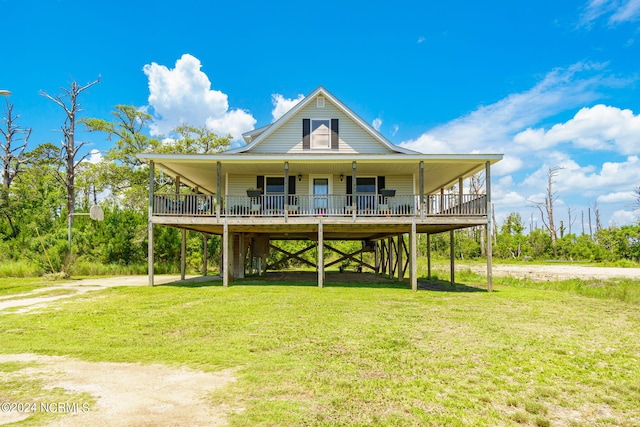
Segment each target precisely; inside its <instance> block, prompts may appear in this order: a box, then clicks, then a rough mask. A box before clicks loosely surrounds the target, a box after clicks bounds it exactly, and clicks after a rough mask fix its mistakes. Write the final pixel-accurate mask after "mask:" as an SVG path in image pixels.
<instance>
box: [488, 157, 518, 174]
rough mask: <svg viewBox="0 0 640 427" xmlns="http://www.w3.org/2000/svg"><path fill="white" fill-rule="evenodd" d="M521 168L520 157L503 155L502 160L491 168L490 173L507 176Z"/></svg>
mask: <svg viewBox="0 0 640 427" xmlns="http://www.w3.org/2000/svg"><path fill="white" fill-rule="evenodd" d="M521 167H522V159H521V158H520V157H516V156H511V155H508V154H505V155H504V157H503V158H502V160H500V161H499V162H498V163H496V164H495V166H492V167H491V171H492V172H493V173H494V174H496V175H498V176H501V175H507V174H510V173H512V172H515V171H517V170H520V168H521Z"/></svg>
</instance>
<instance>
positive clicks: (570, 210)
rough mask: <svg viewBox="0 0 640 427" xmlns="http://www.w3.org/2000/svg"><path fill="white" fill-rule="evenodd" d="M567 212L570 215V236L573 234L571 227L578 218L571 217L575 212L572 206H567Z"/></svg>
mask: <svg viewBox="0 0 640 427" xmlns="http://www.w3.org/2000/svg"><path fill="white" fill-rule="evenodd" d="M567 211H568V214H569V234H571V226H572V225H573V223H574V222H576V216H575V215H573V216H572V215H571V213H572V212H573V210H572V209H571V206H567Z"/></svg>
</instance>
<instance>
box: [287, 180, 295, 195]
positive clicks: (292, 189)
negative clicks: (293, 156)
mask: <svg viewBox="0 0 640 427" xmlns="http://www.w3.org/2000/svg"><path fill="white" fill-rule="evenodd" d="M289 194H296V177H295V176H289Z"/></svg>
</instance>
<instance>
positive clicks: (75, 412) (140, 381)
mask: <svg viewBox="0 0 640 427" xmlns="http://www.w3.org/2000/svg"><path fill="white" fill-rule="evenodd" d="M0 362H35V363H36V366H29V367H26V368H24V369H21V370H18V371H15V372H12V373H10V374H4V375H11V376H16V377H28V378H29V379H30V380H34V379H39V380H41V381H42V382H43V384H44V387H46V388H49V387H51V388H53V387H60V388H63V389H65V390H68V391H70V392H75V393H88V394H90V395H91V396H92V397H93V399H94V400H95V402H92V403H87V402H83V401H78V402H62V403H65V404H71V405H75V406H71V409H72V410H71V411H60V412H65V415H63V416H60V417H58V418H57V419H56V420H55V421H53V422H51V423H49V424H47V426H50V427H58V426H65V427H76V426H78V427H80V426H82V427H84V426H89V425H90V426H114V427H120V426H159V425H162V426H221V425H225V424H226V416H227V415H228V414H230V413H231V412H232V411H236V410H234V409H232V408H228V407H215V406H212V405H210V404H209V403H208V402H207V395H208V394H209V393H211V392H212V391H213V390H215V389H217V388H219V387H222V386H224V385H226V384H228V383H229V382H232V381H235V378H234V375H233V370H231V369H228V370H224V371H221V372H215V373H207V372H199V371H194V370H191V369H187V368H171V367H167V366H164V365H159V364H154V365H141V364H135V363H108V362H99V363H95V362H85V361H81V360H76V359H71V358H67V357H60V356H39V355H34V354H10V355H0ZM49 403H51V404H55V403H57V402H47V404H49ZM76 404H77V405H76ZM28 417H29V414H24V413H22V414H21V413H17V412H4V411H3V412H1V413H0V425H3V424H8V423H12V422H16V421H20V420H22V419H26V418H28Z"/></svg>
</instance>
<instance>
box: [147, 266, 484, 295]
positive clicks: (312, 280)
mask: <svg viewBox="0 0 640 427" xmlns="http://www.w3.org/2000/svg"><path fill="white" fill-rule="evenodd" d="M324 285H325V287H329V288H331V287H334V288H335V287H341V288H371V289H380V288H384V289H408V290H410V289H411V286H410V284H409V282H408V279H405V281H404V282H399V281H398V280H397V279H389V278H388V277H383V276H380V275H377V274H374V273H353V272H344V273H339V272H327V273H326V275H325V282H324ZM159 286H171V287H180V288H201V287H208V286H222V280H221V279H220V278H219V277H217V276H202V277H194V278H191V279H187V280H180V281H176V282H171V283H165V284H162V285H159ZM229 286H231V287H236V286H292V287H293V286H295V287H317V286H318V282H317V273H316V272H310V271H286V272H269V273H265V274H264V275H262V276H251V277H247V278H244V279H235V280H234V281H232V282H230V283H229ZM418 289H419V290H428V291H437V292H487V290H486V289H483V288H478V287H474V286H469V285H464V284H461V283H454V284H453V285H452V284H451V283H450V282H447V281H443V280H437V279H431V280H426V279H423V280H419V281H418Z"/></svg>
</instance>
